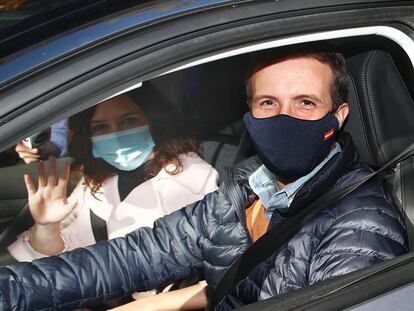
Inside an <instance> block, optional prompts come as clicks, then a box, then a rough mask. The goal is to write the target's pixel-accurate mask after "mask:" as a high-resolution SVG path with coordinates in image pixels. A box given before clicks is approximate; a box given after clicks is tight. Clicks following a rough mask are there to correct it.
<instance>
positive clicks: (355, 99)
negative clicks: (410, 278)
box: [344, 50, 414, 250]
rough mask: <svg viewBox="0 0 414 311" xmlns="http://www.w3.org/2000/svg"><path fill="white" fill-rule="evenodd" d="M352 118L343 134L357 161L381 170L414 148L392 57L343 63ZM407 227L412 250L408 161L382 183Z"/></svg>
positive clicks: (377, 53)
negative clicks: (352, 144)
mask: <svg viewBox="0 0 414 311" xmlns="http://www.w3.org/2000/svg"><path fill="white" fill-rule="evenodd" d="M347 67H348V72H349V76H348V77H349V99H348V100H349V106H350V116H349V118H348V121H347V123H346V125H345V127H344V130H345V131H347V132H349V133H350V134H351V135H352V138H353V140H354V142H355V145H356V146H357V148H358V150H359V153H360V160H361V161H362V162H364V163H366V164H368V165H370V166H372V167H374V168H379V167H381V166H382V165H384V164H385V163H386V162H388V161H389V160H390V159H392V158H393V157H394V156H396V155H397V154H398V153H399V152H401V151H402V150H403V149H404V148H406V147H407V146H408V145H409V144H411V143H412V142H414V122H413V121H412V119H413V117H414V102H413V99H412V97H411V95H410V93H409V91H408V89H407V87H406V85H405V83H404V81H403V79H402V77H401V75H400V73H399V71H398V69H397V67H396V65H395V63H394V61H393V59H392V57H391V55H390V54H389V53H387V52H385V51H382V50H370V51H368V52H364V53H360V54H358V55H353V56H351V57H349V58H347ZM385 184H386V186H387V187H389V188H390V190H391V192H392V194H393V196H394V199H395V201H396V203H397V205H399V208H400V209H401V211H402V213H403V215H404V219H405V222H406V225H407V232H408V240H409V244H410V249H411V250H412V249H414V226H413V224H414V192H413V189H414V162H413V159H412V158H410V159H407V160H405V161H404V162H403V163H401V164H399V165H398V166H397V167H396V168H395V170H394V172H392V174H390V176H388V178H387V179H386V180H385Z"/></svg>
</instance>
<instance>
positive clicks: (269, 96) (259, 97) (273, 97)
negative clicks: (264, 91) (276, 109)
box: [253, 95, 277, 101]
mask: <svg viewBox="0 0 414 311" xmlns="http://www.w3.org/2000/svg"><path fill="white" fill-rule="evenodd" d="M260 99H273V100H277V98H276V97H275V96H272V95H257V96H255V97H253V100H254V101H255V100H260Z"/></svg>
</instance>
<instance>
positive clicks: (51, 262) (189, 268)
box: [0, 192, 217, 310]
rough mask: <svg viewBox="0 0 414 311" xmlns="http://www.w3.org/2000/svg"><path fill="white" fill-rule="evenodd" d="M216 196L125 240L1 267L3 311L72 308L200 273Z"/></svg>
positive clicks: (173, 214)
mask: <svg viewBox="0 0 414 311" xmlns="http://www.w3.org/2000/svg"><path fill="white" fill-rule="evenodd" d="M216 194H217V193H216V192H213V193H210V194H208V195H207V196H206V197H205V198H204V199H203V200H202V201H199V202H196V203H194V204H191V205H189V206H187V207H185V208H183V209H181V210H178V211H176V212H174V213H172V214H170V215H168V216H165V217H163V218H160V219H158V220H157V221H156V222H155V224H154V228H153V229H150V228H140V229H138V230H136V231H134V232H132V233H130V234H128V235H127V236H125V237H124V238H118V239H114V240H110V241H107V242H102V243H99V244H96V245H93V246H90V247H85V248H79V249H76V250H74V251H71V252H67V253H63V254H61V255H59V256H53V257H48V258H43V259H39V260H35V261H33V262H32V263H19V264H16V265H13V266H7V267H1V268H0V309H3V310H4V309H7V310H27V309H29V308H30V309H36V310H37V309H46V308H54V309H55V308H59V309H73V308H76V307H81V306H90V305H93V304H95V303H99V302H102V301H104V300H108V299H111V298H114V297H120V296H123V295H125V294H126V293H130V292H133V291H144V290H148V289H152V288H155V287H157V286H160V285H162V284H164V283H166V282H167V281H172V280H176V279H180V278H183V277H185V276H188V275H191V274H193V273H195V272H197V271H198V270H200V269H201V268H202V264H203V256H202V244H203V241H204V236H205V232H204V230H203V229H204V227H205V226H204V225H203V222H205V221H206V218H208V217H209V216H208V213H206V208H207V205H209V203H210V202H211V201H214V199H215V196H216Z"/></svg>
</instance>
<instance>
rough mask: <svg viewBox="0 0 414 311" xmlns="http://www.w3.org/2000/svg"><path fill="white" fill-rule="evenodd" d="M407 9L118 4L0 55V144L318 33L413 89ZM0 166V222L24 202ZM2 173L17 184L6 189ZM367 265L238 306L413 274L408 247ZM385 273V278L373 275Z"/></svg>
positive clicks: (298, 300) (386, 4) (281, 304)
mask: <svg viewBox="0 0 414 311" xmlns="http://www.w3.org/2000/svg"><path fill="white" fill-rule="evenodd" d="M150 13H151V14H150ZM413 17H414V3H413V2H412V1H363V2H361V1H312V2H303V1H276V2H275V1H258V2H251V1H199V2H193V1H188V2H186V1H169V2H167V3H162V2H154V3H150V4H145V5H142V6H140V5H137V6H136V7H128V8H127V9H125V10H118V11H116V12H115V13H113V14H109V15H108V16H104V17H100V19H97V20H93V21H89V22H87V23H86V24H85V25H82V26H79V25H77V26H74V28H73V29H70V30H68V31H66V32H64V33H59V34H56V35H54V36H53V37H51V38H47V39H43V41H42V42H41V44H37V45H33V46H30V47H29V48H25V50H24V51H18V52H17V51H13V53H11V54H10V55H7V57H6V56H5V57H4V58H3V60H2V63H1V64H0V72H2V73H3V75H2V76H0V102H1V103H2V105H1V108H0V125H1V134H0V148H2V150H5V149H6V148H9V147H11V146H13V145H14V144H16V143H17V142H18V141H20V140H21V139H23V138H25V137H27V136H29V135H31V134H33V133H36V132H38V131H39V130H41V129H43V128H44V127H45V126H50V125H51V124H53V123H54V122H56V121H58V120H60V119H62V118H65V117H68V116H70V115H73V114H74V113H77V112H79V111H82V110H83V109H85V108H87V107H90V106H92V105H94V104H96V103H98V102H100V101H102V100H104V99H105V98H108V97H110V96H113V95H114V94H118V93H121V92H125V91H127V90H130V89H133V88H136V87H139V85H140V83H142V82H143V83H145V81H148V80H153V79H156V78H157V77H160V76H164V77H174V75H177V74H178V73H179V72H182V71H183V70H184V71H185V70H188V69H189V68H194V67H195V66H199V65H201V64H205V66H207V67H211V68H212V67H213V65H211V64H214V62H218V61H220V60H223V61H225V60H226V59H230V58H232V59H235V58H237V57H241V58H242V56H243V55H246V54H248V53H249V54H251V53H255V52H257V51H261V50H265V49H271V48H277V47H280V46H285V45H299V44H311V43H313V44H319V43H321V42H323V43H326V42H327V43H329V44H330V45H331V46H333V47H336V48H338V49H339V50H341V51H343V52H344V53H348V55H352V54H353V53H359V52H361V53H362V52H365V51H368V50H370V49H382V50H385V51H387V52H389V53H390V54H392V55H395V57H397V58H401V61H400V62H397V64H398V66H399V68H398V70H399V72H400V73H401V76H402V77H403V79H404V81H405V83H406V85H407V88H408V91H409V93H411V94H413V93H414V87H413V86H414V83H413V77H414V71H413V66H412V60H413V59H414V56H413V55H412V50H414V49H412V50H411V48H412V45H413V42H412V39H411V38H410V37H411V36H412V34H413V29H412V27H413V21H414V20H413ZM86 38H87V39H88V40H87V39H86ZM10 40H11V39H10ZM65 42H66V43H65ZM64 43H65V44H64ZM10 50H11V51H12V50H13V49H12V48H11V49H10ZM42 53H45V54H46V55H47V57H43V58H42V57H40V55H42ZM209 64H210V65H209ZM237 74H241V71H237ZM171 80H174V79H171ZM177 87H178V86H177ZM224 104H225V103H224ZM210 113H211V112H210ZM211 114H212V115H216V116H217V115H219V114H220V112H219V111H214V112H213V113H211ZM235 117H239V118H240V111H236V112H235ZM208 130H209V129H208V128H207V131H208ZM212 132H214V131H212ZM410 138H412V136H408V138H406V140H405V141H404V144H405V145H408V144H409V143H410ZM404 144H403V145H404ZM0 174H1V176H3V177H1V179H2V180H3V181H4V183H3V184H4V185H5V186H4V188H3V187H2V189H3V190H4V192H1V193H0V203H1V205H2V206H6V207H8V208H9V209H8V208H2V209H1V211H0V219H3V220H4V223H6V224H7V226H5V227H8V226H9V224H11V223H12V221H13V220H14V215H16V214H18V211H20V210H21V208H22V207H23V205H24V204H25V202H24V185H23V184H22V182H21V175H22V173H21V172H19V169H17V168H16V167H13V168H8V169H4V171H2V172H0ZM7 176H13V178H15V180H16V181H15V182H14V181H13V184H14V183H16V185H17V184H18V185H17V186H15V187H14V189H19V190H18V191H17V192H18V194H16V196H13V195H12V194H11V193H12V191H11V190H9V189H8V186H7ZM19 180H20V181H19ZM9 200H18V202H17V201H16V204H14V203H10V201H9ZM14 205H16V206H17V205H18V207H14ZM10 209H11V210H12V211H10ZM4 230H6V229H4ZM375 269H379V268H378V267H375ZM375 269H374V268H372V269H370V268H369V269H366V270H363V271H361V272H355V273H353V274H352V275H348V276H344V277H342V278H338V279H336V278H335V279H333V280H332V281H327V282H322V283H321V284H317V285H314V286H311V287H309V288H306V289H303V290H299V291H295V292H292V293H289V294H287V295H286V296H280V297H276V298H273V299H270V300H268V301H263V302H259V303H257V304H254V305H252V306H250V307H245V308H246V309H248V308H256V309H257V308H259V307H260V308H269V309H270V308H272V309H274V308H278V309H279V308H280V309H281V310H285V309H286V310H287V309H291V308H297V309H301V308H302V309H307V310H308V309H310V308H313V307H314V308H316V307H318V308H320V309H324V308H325V309H336V308H344V307H351V306H353V305H356V304H359V303H362V302H364V301H366V300H367V299H370V298H373V297H376V296H378V298H377V299H382V298H381V297H379V296H380V295H387V294H386V293H387V292H390V291H392V290H394V292H392V294H394V293H396V294H397V295H399V294H401V295H403V296H405V294H404V293H405V292H406V291H407V288H409V287H406V284H409V283H411V282H412V281H413V278H412V277H410V276H411V275H412V269H413V265H412V259H411V255H410V254H408V255H407V256H405V257H402V258H398V259H396V260H395V261H392V262H391V263H386V264H384V265H383V266H380V269H379V270H375ZM385 278H386V279H387V280H390V279H392V280H393V282H391V281H389V282H382V281H381V280H384V279H385ZM361 288H364V290H361ZM395 289H400V290H401V293H399V291H398V290H397V291H395ZM316 293H320V295H316ZM384 297H388V296H384ZM390 297H391V296H390ZM384 299H388V298H384ZM377 301H383V300H377ZM375 303H376V302H375V300H373V301H370V302H367V303H366V304H365V305H359V306H358V307H356V308H363V307H368V306H370V305H375ZM381 303H382V302H381ZM283 308H285V309H283ZM361 310H362V309H361Z"/></svg>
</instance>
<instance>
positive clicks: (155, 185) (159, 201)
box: [8, 87, 218, 261]
mask: <svg viewBox="0 0 414 311" xmlns="http://www.w3.org/2000/svg"><path fill="white" fill-rule="evenodd" d="M132 96H133V97H131V96H127V95H120V96H117V97H114V98H112V99H109V100H106V101H104V102H102V103H100V104H98V105H96V106H94V107H92V108H89V109H87V110H85V111H83V112H81V113H79V114H77V115H75V116H73V117H71V118H70V120H69V127H70V131H71V133H70V145H69V154H70V156H71V157H73V158H74V161H73V163H72V168H73V169H75V170H77V171H80V172H81V173H82V179H81V181H80V182H79V183H78V185H77V186H76V188H75V189H74V191H73V192H72V194H71V195H70V197H69V198H66V186H67V181H68V175H69V166H68V165H66V166H65V168H64V169H63V172H62V174H61V176H60V177H59V178H58V177H57V176H56V160H55V159H54V158H50V170H49V174H48V176H46V174H45V169H44V166H43V164H42V163H40V164H39V168H38V173H39V186H38V188H36V187H35V186H34V185H33V183H32V181H31V179H30V177H29V176H28V175H25V182H26V187H27V190H28V195H29V206H30V211H31V213H32V216H33V219H34V221H35V224H34V225H33V226H32V227H31V228H30V229H29V230H28V231H26V232H24V233H22V234H21V235H20V236H19V237H18V238H17V241H15V242H14V243H13V244H12V245H11V246H9V248H8V249H9V251H10V253H11V254H12V256H14V258H16V259H17V260H19V261H31V260H33V259H35V258H40V257H45V256H50V255H55V254H58V253H60V252H63V251H66V250H71V249H74V248H77V247H81V246H87V245H91V244H94V243H96V242H98V241H99V240H102V239H105V238H108V237H109V238H113V237H118V236H122V235H124V234H126V233H128V232H130V231H132V230H134V229H136V228H138V227H142V226H150V227H151V226H152V224H153V222H154V220H156V219H157V218H159V217H161V216H163V215H165V214H168V213H171V212H172V211H175V210H177V209H179V208H181V207H182V206H185V205H187V204H190V203H192V202H195V201H198V200H200V199H201V198H203V197H204V195H205V194H206V193H209V192H212V191H214V190H215V189H216V188H217V179H218V174H217V172H216V171H215V169H214V168H212V167H211V166H210V165H209V164H208V163H206V162H205V161H203V160H202V159H201V158H200V157H199V156H198V155H197V152H198V151H199V149H200V148H199V144H198V143H197V141H196V140H195V139H194V138H193V136H192V135H190V134H189V132H188V131H187V129H186V128H185V127H184V126H183V123H182V122H179V118H175V116H176V113H175V112H174V111H173V110H172V109H171V108H169V109H168V107H167V106H168V105H160V103H161V102H162V103H164V104H165V101H164V100H163V99H160V98H156V96H157V95H156V93H155V92H152V90H151V89H150V88H148V87H147V88H141V89H140V90H139V92H136V93H134V94H132ZM149 99H151V100H150V101H149ZM105 226H106V228H105ZM102 229H103V230H102ZM105 229H106V230H105ZM98 232H101V234H99V233H98ZM102 232H103V233H102Z"/></svg>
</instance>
